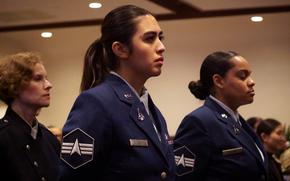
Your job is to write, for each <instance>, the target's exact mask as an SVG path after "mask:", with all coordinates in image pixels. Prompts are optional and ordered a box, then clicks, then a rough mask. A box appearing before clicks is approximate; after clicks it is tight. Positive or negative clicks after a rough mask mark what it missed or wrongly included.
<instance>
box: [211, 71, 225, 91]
mask: <svg viewBox="0 0 290 181" xmlns="http://www.w3.org/2000/svg"><path fill="white" fill-rule="evenodd" d="M212 81H213V84H214V85H215V86H217V87H219V88H223V87H224V81H223V77H222V76H220V75H219V74H214V75H213V76H212Z"/></svg>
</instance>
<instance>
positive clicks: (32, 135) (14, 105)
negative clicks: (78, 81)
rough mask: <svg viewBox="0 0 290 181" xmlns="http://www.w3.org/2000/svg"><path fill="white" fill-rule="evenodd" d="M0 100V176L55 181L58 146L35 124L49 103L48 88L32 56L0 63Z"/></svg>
mask: <svg viewBox="0 0 290 181" xmlns="http://www.w3.org/2000/svg"><path fill="white" fill-rule="evenodd" d="M0 85H1V86H0V99H1V100H2V101H4V102H5V103H6V104H7V105H8V108H7V111H6V113H5V115H4V117H3V118H2V119H1V120H0V160H1V161H0V175H1V177H2V178H6V179H7V180H9V181H40V180H42V181H44V180H46V181H56V180H57V179H58V176H59V161H60V160H59V154H60V144H59V142H58V141H57V139H56V137H55V136H54V135H53V134H52V133H51V132H50V131H49V130H48V129H47V128H46V127H45V126H44V125H42V124H41V123H40V122H39V121H38V120H37V118H36V117H37V116H38V115H39V113H40V110H41V108H43V107H48V106H49V103H50V90H51V88H52V84H51V83H50V82H49V81H48V80H47V73H46V70H45V68H44V66H43V63H42V61H41V58H40V56H39V55H38V54H36V53H31V52H23V53H17V54H14V55H10V56H7V57H5V58H3V59H1V60H0Z"/></svg>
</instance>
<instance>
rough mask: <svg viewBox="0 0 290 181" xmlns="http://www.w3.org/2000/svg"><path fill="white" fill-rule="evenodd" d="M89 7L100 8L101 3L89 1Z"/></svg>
mask: <svg viewBox="0 0 290 181" xmlns="http://www.w3.org/2000/svg"><path fill="white" fill-rule="evenodd" d="M89 7H90V8H93V9H96V8H101V7H102V4H101V3H90V4H89Z"/></svg>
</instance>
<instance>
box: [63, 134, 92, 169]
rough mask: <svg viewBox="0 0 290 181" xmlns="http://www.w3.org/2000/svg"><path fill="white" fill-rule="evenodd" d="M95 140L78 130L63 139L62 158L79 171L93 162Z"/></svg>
mask: <svg viewBox="0 0 290 181" xmlns="http://www.w3.org/2000/svg"><path fill="white" fill-rule="evenodd" d="M93 155H94V138H92V137H91V136H90V135H88V134H87V133H86V132H84V131H83V130H81V129H80V128H77V129H75V130H72V131H71V132H69V133H68V134H66V135H65V136H64V137H63V141H62V145H61V155H60V158H61V159H62V160H63V161H64V162H65V163H67V164H68V165H69V166H71V167H72V168H73V169H77V168H79V167H81V166H82V165H85V164H86V163H88V162H90V161H92V160H93Z"/></svg>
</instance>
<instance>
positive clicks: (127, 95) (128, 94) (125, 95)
mask: <svg viewBox="0 0 290 181" xmlns="http://www.w3.org/2000/svg"><path fill="white" fill-rule="evenodd" d="M124 97H125V98H131V97H132V94H130V93H125V94H124Z"/></svg>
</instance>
